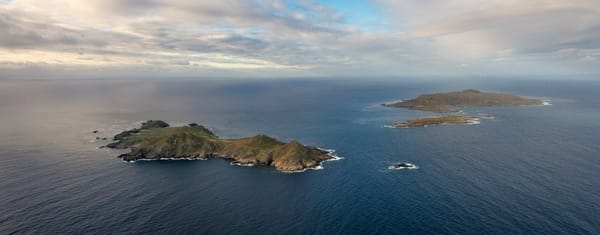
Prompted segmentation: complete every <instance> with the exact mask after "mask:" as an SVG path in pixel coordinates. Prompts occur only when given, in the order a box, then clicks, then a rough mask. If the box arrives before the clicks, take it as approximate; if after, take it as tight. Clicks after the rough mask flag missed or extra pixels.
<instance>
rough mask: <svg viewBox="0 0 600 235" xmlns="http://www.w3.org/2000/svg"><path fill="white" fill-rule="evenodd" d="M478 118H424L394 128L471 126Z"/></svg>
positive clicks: (397, 124) (395, 124)
mask: <svg viewBox="0 0 600 235" xmlns="http://www.w3.org/2000/svg"><path fill="white" fill-rule="evenodd" d="M475 119H476V117H471V116H455V115H452V116H437V117H422V118H417V119H413V120H409V121H405V122H398V123H394V125H393V126H394V127H396V128H402V127H426V126H433V125H440V124H469V123H473V121H475Z"/></svg>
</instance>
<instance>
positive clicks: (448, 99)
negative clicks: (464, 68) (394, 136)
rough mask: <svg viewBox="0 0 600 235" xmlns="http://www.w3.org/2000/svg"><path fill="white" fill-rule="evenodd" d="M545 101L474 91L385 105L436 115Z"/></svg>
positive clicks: (539, 103)
mask: <svg viewBox="0 0 600 235" xmlns="http://www.w3.org/2000/svg"><path fill="white" fill-rule="evenodd" d="M542 104H543V101H541V100H537V99H528V98H522V97H518V96H514V95H509V94H501V93H488V92H481V91H478V90H474V89H468V90H464V91H454V92H447V93H435V94H426V95H420V96H418V97H417V98H414V99H410V100H405V101H400V102H396V103H391V104H384V106H387V107H395V108H408V109H414V110H420V111H430V112H435V113H453V112H458V110H455V109H450V108H449V107H465V106H508V105H542Z"/></svg>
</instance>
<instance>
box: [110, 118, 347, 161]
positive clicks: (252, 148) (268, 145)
mask: <svg viewBox="0 0 600 235" xmlns="http://www.w3.org/2000/svg"><path fill="white" fill-rule="evenodd" d="M113 140H114V141H116V142H113V143H110V144H108V145H106V146H105V147H108V148H114V149H127V148H129V149H131V151H130V152H129V153H125V154H122V155H120V156H119V157H120V158H122V159H123V160H124V161H130V162H131V161H137V160H166V159H174V160H176V159H190V160H193V159H208V158H210V157H219V158H225V159H230V160H232V164H236V165H246V166H252V165H264V166H272V167H275V168H277V169H278V170H281V171H289V172H294V171H303V170H305V169H310V168H318V167H320V166H321V163H322V162H324V161H328V160H336V159H337V158H336V157H335V156H333V155H332V154H331V153H332V151H328V150H322V149H319V148H316V147H309V146H305V145H303V144H301V143H299V142H298V141H291V142H289V143H284V142H281V141H278V140H277V139H275V138H272V137H269V136H266V135H256V136H253V137H248V138H240V139H221V138H219V137H218V136H216V135H215V134H214V133H213V132H212V131H210V130H209V129H207V128H205V127H204V126H201V125H198V124H195V123H192V124H189V125H188V126H182V127H169V124H167V123H166V122H163V121H160V120H149V121H147V122H144V123H142V126H141V128H136V129H132V130H127V131H123V132H121V133H119V134H117V135H116V136H115V137H114V139H113Z"/></svg>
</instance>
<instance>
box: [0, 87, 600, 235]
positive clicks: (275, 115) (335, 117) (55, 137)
mask: <svg viewBox="0 0 600 235" xmlns="http://www.w3.org/2000/svg"><path fill="white" fill-rule="evenodd" d="M482 80H484V79H482ZM465 88H476V89H482V90H487V91H498V92H507V93H512V94H517V95H523V96H531V97H539V98H548V99H550V100H551V103H552V105H550V106H534V107H493V108H489V107H488V108H474V107H472V108H465V109H464V111H465V112H467V113H471V114H477V113H487V114H492V115H495V116H496V118H495V119H492V120H482V121H481V124H479V125H446V126H435V127H427V128H409V129H390V128H385V127H384V125H386V124H390V123H393V122H395V121H401V120H406V119H410V118H414V117H418V116H423V115H431V114H430V113H425V112H418V111H411V110H405V109H389V108H383V107H381V106H379V104H380V103H383V102H387V101H392V100H398V99H407V98H412V97H414V96H416V95H418V94H421V93H427V92H437V91H447V90H460V89H465ZM147 119H162V120H165V121H167V122H169V123H171V124H175V125H183V124H185V123H189V122H197V123H200V124H203V125H206V126H207V127H210V128H213V130H214V131H215V132H216V133H217V134H218V135H219V136H221V137H243V136H249V135H255V134H258V133H265V134H268V135H272V136H275V137H277V138H279V139H281V140H286V141H289V140H293V139H297V140H299V141H301V142H303V143H305V144H309V145H315V146H319V147H322V148H328V149H335V150H336V151H337V154H338V155H339V156H341V157H343V158H344V159H343V160H341V161H334V162H327V163H325V164H324V169H323V170H309V171H306V172H304V173H294V174H289V173H282V172H279V171H277V170H274V169H272V168H266V167H239V166H231V165H230V164H229V162H227V161H225V160H220V159H212V160H207V161H157V162H139V163H124V162H122V161H120V160H119V159H117V158H116V156H117V155H118V153H117V152H115V151H113V150H108V149H99V148H98V147H99V146H101V145H104V144H106V142H105V141H102V140H96V137H109V139H110V137H112V136H113V135H114V134H116V133H118V132H119V131H121V130H124V129H128V128H132V127H136V125H139V123H140V122H141V121H144V120H147ZM93 130H98V131H99V132H98V133H97V134H93V133H92V131H93ZM394 162H411V163H414V164H416V165H417V166H418V167H419V168H418V169H416V170H388V169H387V167H388V166H389V165H390V164H391V163H394ZM13 233H14V234H22V233H35V234H84V233H96V234H115V233H125V234H147V233H169V234H175V233H210V234H232V233H249V234H307V233H322V234H393V233H460V234H482V233H489V234H549V233H550V234H557V233H558V234H573V233H579V234H598V233H600V82H583V81H578V82H552V81H518V82H515V81H512V82H508V81H507V82H493V83H491V82H490V83H486V82H454V83H448V84H444V83H439V82H437V83H434V82H428V81H426V82H401V81H396V82H393V81H371V82H366V81H365V82H359V81H350V80H345V81H336V80H320V81H319V80H300V79H298V80H262V81H261V80H252V81H233V80H229V81H189V80H188V81H186V80H167V79H165V80H86V81H69V80H62V81H41V80H38V81H33V80H32V81H18V80H5V81H0V234H13Z"/></svg>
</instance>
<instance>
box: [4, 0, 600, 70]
mask: <svg viewBox="0 0 600 235" xmlns="http://www.w3.org/2000/svg"><path fill="white" fill-rule="evenodd" d="M368 4H370V5H372V6H373V8H374V9H378V10H377V12H375V13H376V14H378V15H379V17H378V19H380V20H381V21H382V22H377V24H378V27H370V25H360V23H356V22H359V21H356V20H353V17H360V16H361V15H362V14H366V12H361V11H355V12H345V11H343V10H341V9H336V8H335V7H334V5H332V4H328V3H327V2H320V3H317V2H313V1H309V0H298V1H282V0H267V1H258V0H255V1H251V0H247V1H243V0H224V1H185V0H174V1H173V0H171V1H166V0H121V1H119V0H87V1H78V0H48V1H36V0H13V1H9V2H0V29H2V31H3V33H2V34H0V68H1V70H0V76H3V77H7V76H17V75H21V76H27V75H31V76H35V75H44V76H66V75H68V74H70V75H74V76H88V77H99V76H151V75H156V76H165V75H172V76H194V77H210V76H269V77H277V76H362V77H364V76H412V75H450V76H464V75H481V74H492V73H493V74H498V75H516V74H537V75H545V74H563V75H571V74H573V75H579V74H597V73H598V72H600V69H598V67H600V66H599V63H598V58H599V57H600V2H599V3H595V2H594V1H584V0H571V1H566V0H559V1H550V0H532V1H499V0H497V1H459V0H449V1H435V0H434V1H418V0H407V1H392V0H377V1H373V2H368ZM369 14H373V12H369ZM381 25H384V26H385V27H383V28H382V27H381Z"/></svg>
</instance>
